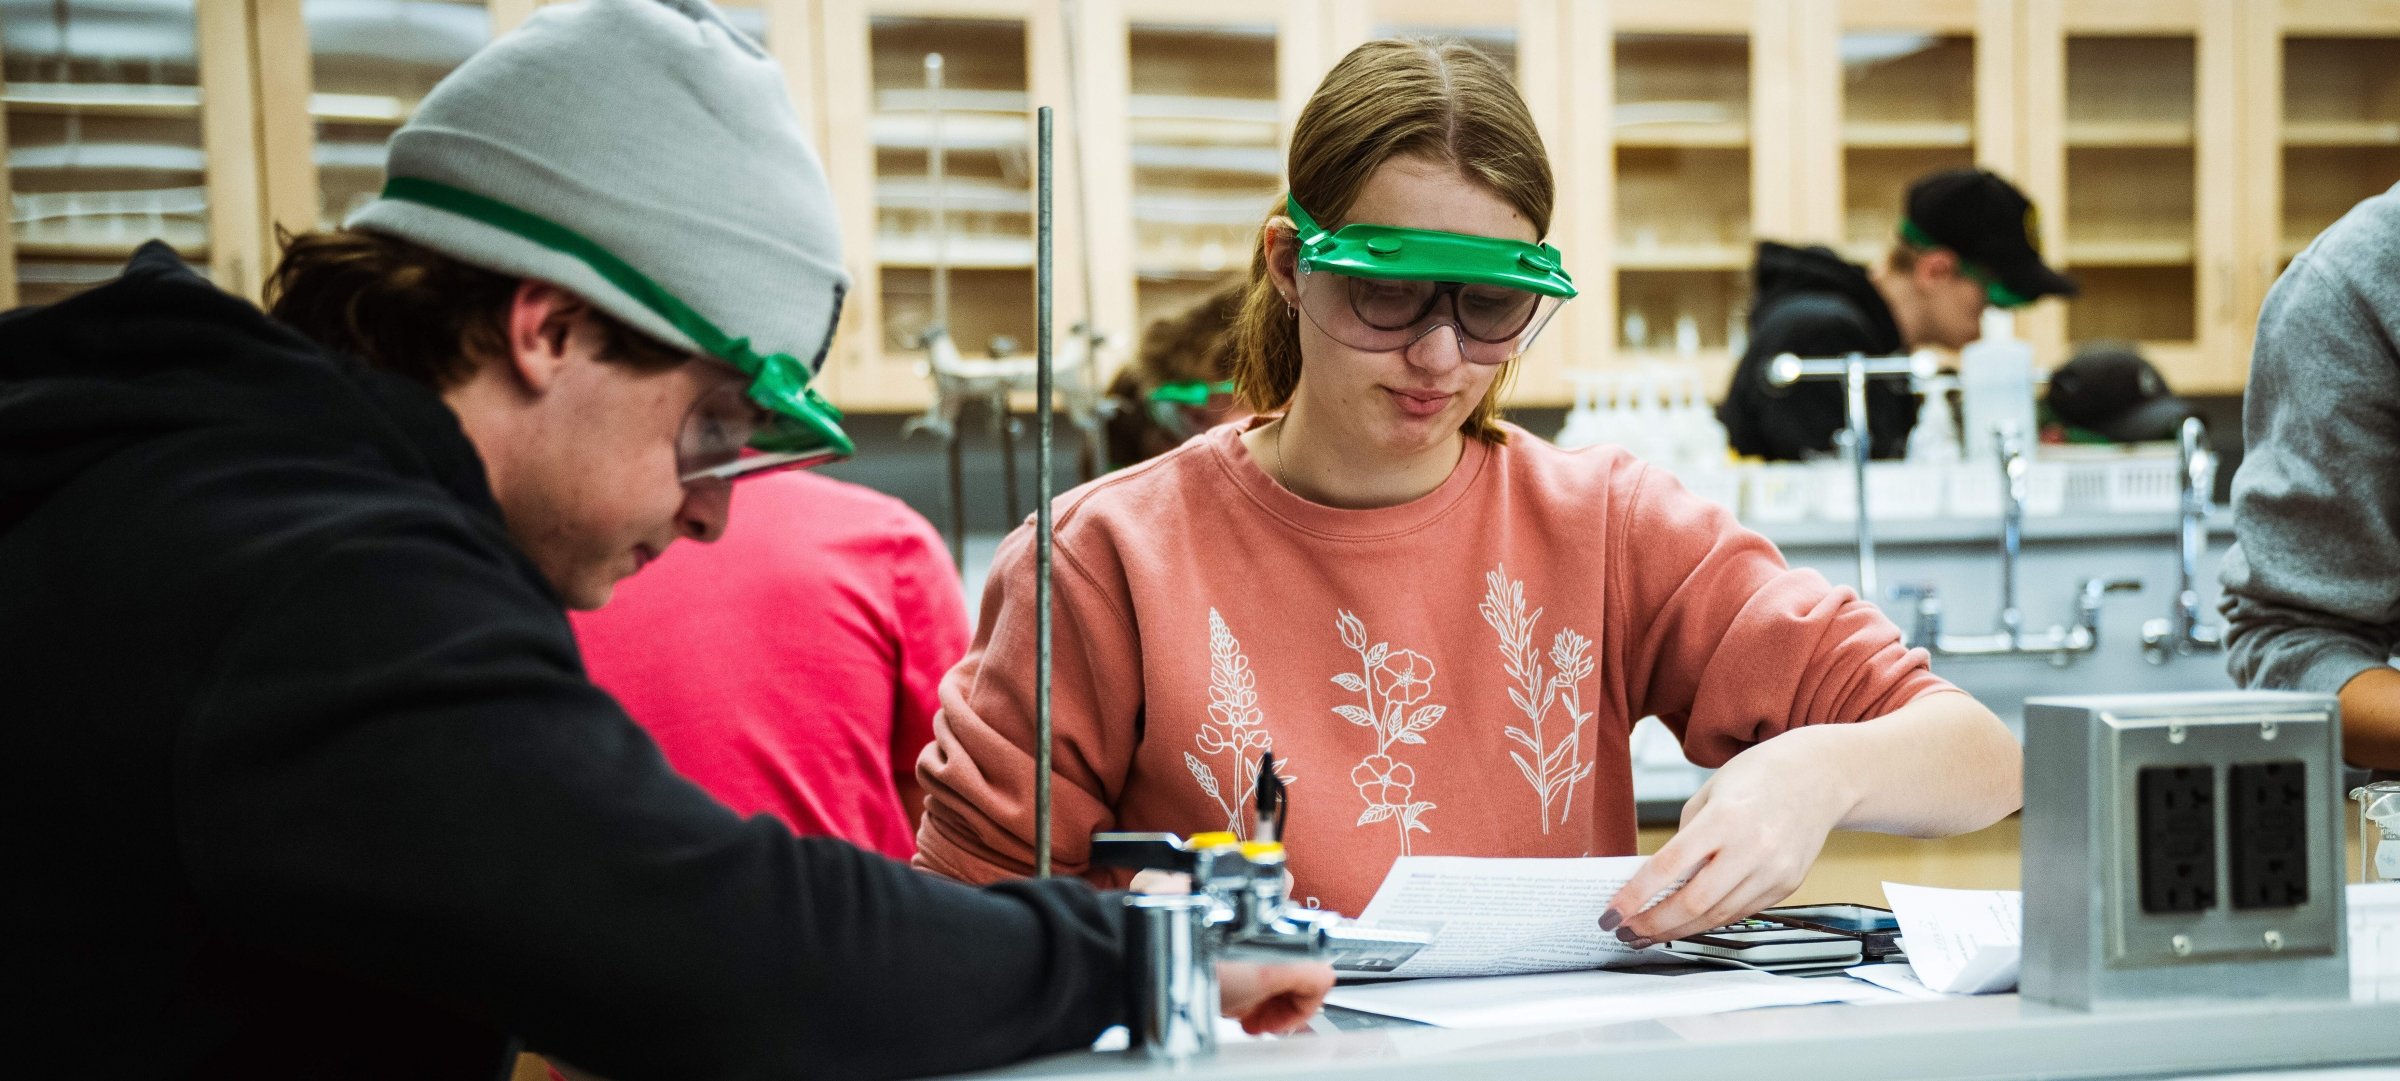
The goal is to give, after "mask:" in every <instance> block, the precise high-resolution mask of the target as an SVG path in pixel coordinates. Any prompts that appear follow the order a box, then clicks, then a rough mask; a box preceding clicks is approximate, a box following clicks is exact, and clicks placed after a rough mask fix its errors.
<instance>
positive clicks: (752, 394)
mask: <svg viewBox="0 0 2400 1081" xmlns="http://www.w3.org/2000/svg"><path fill="white" fill-rule="evenodd" d="M383 197H384V198H386V199H396V200H399V201H402V202H409V203H417V204H420V205H423V206H429V207H433V208H435V209H437V210H446V211H449V212H450V213H453V214H458V215H460V216H463V217H467V218H471V219H473V220H475V221H479V222H482V223H484V224H485V225H489V226H492V227H493V228H496V229H500V230H503V231H505V232H509V233H513V234H515V235H517V236H520V237H523V238H525V239H527V240H530V241H533V242H534V243H536V244H540V245H542V246H543V247H546V248H549V249H551V250H553V251H557V252H561V253H564V254H566V255H570V256H573V257H574V258H575V259H577V260H578V261H580V262H582V263H583V264H584V265H586V266H589V267H591V268H592V270H593V271H594V272H596V273H598V274H599V275H600V277H601V278H602V279H604V280H606V281H607V282H608V283H609V284H610V285H613V286H616V287H617V288H618V289H619V290H622V291H623V292H624V293H625V295H627V296H629V297H632V298H633V299H634V301H635V302H637V303H639V304H641V305H642V306H643V307H645V308H648V309H650V311H651V312H652V313H654V314H656V315H657V316H658V317H659V318H661V319H664V320H666V321H667V324H668V325H669V326H672V327H674V328H675V329H677V330H679V331H682V332H683V333H684V335H685V336H687V337H689V338H691V340H692V341H693V342H694V343H695V344H697V345H698V346H699V347H700V348H701V350H702V351H703V352H706V353H707V354H708V355H709V356H711V357H714V358H716V359H718V360H721V361H723V362H725V363H726V364H729V365H732V366H733V368H734V369H735V370H737V371H739V372H741V373H742V374H743V375H746V376H749V377H750V384H749V386H748V387H747V388H746V392H745V395H744V396H745V397H746V398H747V399H748V401H749V402H750V403H752V404H755V405H756V406H757V407H758V408H759V409H760V410H763V411H764V417H763V419H760V420H758V421H757V422H756V424H755V427H754V428H753V427H751V426H750V425H748V424H743V425H739V426H720V427H726V428H727V430H731V431H737V432H744V433H746V438H738V437H737V438H736V439H735V440H734V441H732V442H730V443H726V444H724V445H723V446H721V447H718V448H716V449H715V450H712V451H705V452H703V453H704V456H705V457H704V460H701V461H696V462H689V463H685V464H683V465H682V466H681V467H680V468H681V469H682V470H683V476H682V479H683V481H684V482H685V483H687V484H688V483H691V482H693V481H698V480H709V479H723V480H731V479H733V478H735V477H741V476H747V475H750V474H754V473H763V472H767V471H770V470H778V469H794V468H804V467H807V466H812V465H822V464H825V463H827V462H833V461H839V460H841V459H843V458H847V457H849V456H851V455H852V454H854V453H856V452H857V449H858V448H857V445H856V444H854V443H853V442H852V441H851V439H850V436H849V434H848V433H846V432H844V431H842V423H841V422H842V414H841V411H840V410H838V409H835V408H834V407H833V403H831V402H828V401H826V400H825V398H824V397H823V396H822V395H820V394H818V393H817V391H816V388H814V387H812V386H810V385H809V381H810V379H812V378H813V377H814V376H815V374H816V372H817V370H818V369H819V368H820V367H822V366H823V365H824V363H825V356H826V354H827V353H828V352H829V351H830V350H831V349H832V347H833V330H834V326H835V324H836V322H837V321H838V320H839V319H840V316H841V311H842V290H841V289H839V288H836V289H835V290H834V291H833V297H832V299H831V306H832V310H831V314H830V315H829V317H828V318H827V319H826V322H825V340H824V341H823V342H821V343H819V344H818V346H817V352H816V355H815V356H814V357H811V358H809V359H808V360H806V361H803V360H801V359H800V358H799V357H796V356H793V355H791V354H789V353H761V352H759V351H758V350H756V349H754V348H752V347H751V345H750V340H749V339H747V338H736V337H734V336H732V335H730V334H727V333H725V332H724V331H723V330H720V329H718V328H717V326H716V324H714V323H711V322H709V321H708V319H707V318H706V317H705V316H702V315H701V314H700V313H699V312H697V311H694V310H692V308H691V306H690V305H688V304H685V303H684V302H683V301H682V300H680V299H678V298H677V297H676V296H675V295H674V294H672V293H669V292H667V290H666V289H665V288H664V287H663V286H660V285H659V284H658V283H657V282H655V281H652V280H651V279H650V278H649V276H647V275H645V274H643V273H642V272H641V271H639V270H636V269H634V268H633V266H632V265H631V264H629V263H627V262H625V261H624V260H622V259H619V258H617V257H616V255H615V254H614V253H612V252H610V251H609V250H608V249H606V248H603V247H601V246H600V245H599V244H597V243H595V242H593V241H592V240H591V239H590V238H588V237H585V236H583V235H582V234H580V233H577V232H575V231H574V230H572V229H568V228H567V227H565V226H563V225H560V224H558V223H556V222H553V221H550V220H548V219H546V218H542V217H539V216H537V215H534V214H530V213H527V212H526V211H523V210H519V209H517V208H516V207H513V206H510V205H508V204H506V203H503V202H500V201H498V200H496V199H490V198H487V197H485V196H481V195H477V194H475V193H474V192H470V191H466V190H463V189H460V188H455V187H452V186H450V185H448V184H443V183H440V182H438V181H432V180H421V179H416V178H412V177H393V178H392V179H390V180H388V181H386V182H385V183H384V186H383ZM705 404H707V403H705V402H704V403H703V405H705ZM698 419H706V418H698ZM699 442H700V443H701V444H703V445H705V444H707V443H708V442H709V441H708V440H706V439H705V438H703V439H701V440H699ZM745 449H746V451H747V453H744V451H745ZM678 451H679V454H681V453H683V448H682V446H681V444H680V443H679V446H678Z"/></svg>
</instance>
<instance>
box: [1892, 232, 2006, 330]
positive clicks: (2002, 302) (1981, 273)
mask: <svg viewBox="0 0 2400 1081" xmlns="http://www.w3.org/2000/svg"><path fill="white" fill-rule="evenodd" d="M1900 239H1902V240H1905V241H1907V242H1908V243H1909V244H1910V245H1912V246H1914V247H1919V248H1941V249H1943V250H1944V251H1948V252H1950V253H1952V254H1957V252H1958V249H1957V248H1953V247H1951V246H1949V245H1948V244H1944V243H1942V242H1941V241H1939V240H1935V239H1934V238H1933V234H1931V233H1928V232H1926V231H1925V230H1923V229H1921V228H1919V227H1918V226H1917V223H1915V222H1913V221H1910V220H1908V219H1906V218H1902V219H1900ZM1958 272H1959V273H1960V274H1963V275H1965V276H1966V278H1967V280H1968V281H1971V282H1974V283H1975V284H1977V285H1980V286H1982V287H1983V299H1985V300H1988V301H1990V302H1991V304H1992V307H1995V308H2022V307H2024V306H2025V305H2027V304H2031V303H2033V298H2032V297H2028V296H2023V295H2020V294H2019V293H2018V292H2017V291H2016V290H2014V289H2011V288H2009V287H2008V286H2005V285H2002V284H2000V277H1999V275H1997V274H1994V273H1992V272H1991V271H1990V270H1987V269H1985V268H1984V267H1983V265H1982V264H1980V263H1973V262H1969V261H1968V260H1967V257H1966V256H1963V255H1960V256H1959V257H1958Z"/></svg>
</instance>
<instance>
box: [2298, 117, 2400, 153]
mask: <svg viewBox="0 0 2400 1081" xmlns="http://www.w3.org/2000/svg"><path fill="white" fill-rule="evenodd" d="M2283 145H2285V146H2330V147H2345V146H2400V120H2286V121H2284V123H2283Z"/></svg>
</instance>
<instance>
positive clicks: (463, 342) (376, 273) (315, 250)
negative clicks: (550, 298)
mask: <svg viewBox="0 0 2400 1081" xmlns="http://www.w3.org/2000/svg"><path fill="white" fill-rule="evenodd" d="M282 241H283V260H282V262H280V263H278V264H277V265H276V267H275V273H274V274H273V275H271V276H269V277H268V278H267V288H266V300H267V314H269V315H272V316H274V317H275V318H276V319H277V320H279V321H281V322H282V323H284V324H285V325H287V326H290V327H292V328H294V329H296V330H298V331H299V332H300V333H302V334H305V335H307V336H308V338H309V340H311V341H314V342H316V343H317V344H318V345H321V346H324V347H325V348H327V349H331V350H335V351H337V352H343V353H349V354H351V355H353V356H356V357H358V358H359V359H361V360H364V361H366V362H367V363H368V364H369V365H371V366H373V367H376V368H381V369H383V370H384V371H388V372H392V373H394V374H396V375H401V376H406V377H408V378H410V379H414V380H416V381H417V382H420V383H423V384H425V385H426V386H429V387H432V388H434V389H435V390H447V389H449V388H451V387H454V386H457V385H458V384H459V383H462V382H464V381H466V379H467V377H468V376H470V375H472V374H474V372H475V367H476V365H477V364H478V363H480V359H479V358H483V357H493V356H500V355H503V354H505V353H506V352H507V348H508V330H507V327H508V309H509V303H510V301H511V300H512V299H513V298H514V297H515V296H516V293H517V286H518V285H519V284H521V283H522V282H523V280H524V279H522V278H519V277H517V276H515V275H512V274H502V273H499V272H496V271H490V270H485V269H483V268H482V267H478V266H473V265H470V264H467V263H464V262H460V261H459V260H457V259H453V258H451V257H450V256H447V255H444V254H442V253H441V252H438V251H435V250H433V249H431V248H428V247H426V246H424V245H422V244H417V243H414V242H412V241H407V240H402V239H400V238H398V237H393V236H386V235H384V234H381V233H370V232H361V231H358V230H351V229H338V230H332V231H326V232H308V233H302V234H299V235H297V236H294V235H291V234H288V233H287V234H284V235H283V236H282ZM591 318H592V319H593V320H594V322H595V324H596V325H597V326H598V327H599V328H600V332H601V339H602V340H601V344H602V350H601V357H602V359H604V360H610V361H614V362H617V363H621V364H626V365H630V366H632V367H634V368H636V369H640V370H643V371H665V370H667V369H670V368H673V367H675V366H677V365H680V364H682V363H684V362H685V361H687V360H690V359H691V354H690V353H687V352H685V351H683V350H680V349H675V348H673V347H671V346H668V345H666V344H665V343H662V342H659V341H657V340H655V339H653V338H651V337H650V336H649V335H647V334H643V333H641V332H640V331H637V330H634V329H633V328H632V327H629V326H626V325H625V324H624V323H622V322H620V321H618V320H617V319H615V318H613V317H611V316H609V315H608V314H607V313H605V312H602V311H600V310H599V309H597V308H594V309H591Z"/></svg>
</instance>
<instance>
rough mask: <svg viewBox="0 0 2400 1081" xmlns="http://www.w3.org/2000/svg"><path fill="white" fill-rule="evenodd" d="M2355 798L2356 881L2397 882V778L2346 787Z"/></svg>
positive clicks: (2399, 858)
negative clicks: (2356, 824) (2356, 830)
mask: <svg viewBox="0 0 2400 1081" xmlns="http://www.w3.org/2000/svg"><path fill="white" fill-rule="evenodd" d="M2350 798H2351V799H2354V800H2357V801H2358V880H2359V881H2361V882H2400V781H2374V782H2371V783H2368V784H2364V785H2360V786H2359V787H2357V788H2353V789H2351V790H2350Z"/></svg>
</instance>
